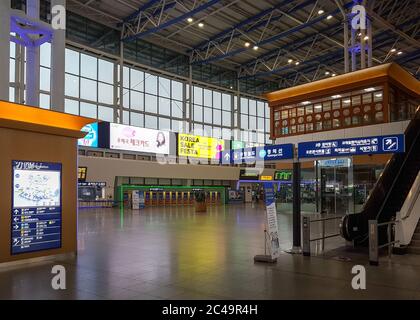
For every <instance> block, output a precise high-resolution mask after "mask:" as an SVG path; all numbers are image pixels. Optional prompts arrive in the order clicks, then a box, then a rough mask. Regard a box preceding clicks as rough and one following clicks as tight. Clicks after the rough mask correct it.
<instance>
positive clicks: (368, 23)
mask: <svg viewBox="0 0 420 320" xmlns="http://www.w3.org/2000/svg"><path fill="white" fill-rule="evenodd" d="M366 23H367V28H368V29H367V36H368V37H369V39H368V68H370V67H372V66H373V64H372V50H373V47H372V46H373V35H372V23H371V21H370V19H367V21H366Z"/></svg>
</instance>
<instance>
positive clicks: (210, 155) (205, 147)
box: [178, 133, 225, 159]
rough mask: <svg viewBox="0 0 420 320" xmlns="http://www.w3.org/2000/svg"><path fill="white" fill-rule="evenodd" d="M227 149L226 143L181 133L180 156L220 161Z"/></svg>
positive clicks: (220, 140)
mask: <svg viewBox="0 0 420 320" xmlns="http://www.w3.org/2000/svg"><path fill="white" fill-rule="evenodd" d="M224 149H225V141H224V140H222V139H215V138H209V137H202V136H195V135H191V134H184V133H180V134H179V135H178V156H181V157H191V158H202V159H219V156H220V152H221V151H223V150H224Z"/></svg>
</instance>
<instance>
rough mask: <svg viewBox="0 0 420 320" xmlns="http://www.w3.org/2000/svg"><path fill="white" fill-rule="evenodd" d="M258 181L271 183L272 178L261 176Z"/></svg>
mask: <svg viewBox="0 0 420 320" xmlns="http://www.w3.org/2000/svg"><path fill="white" fill-rule="evenodd" d="M260 180H262V181H272V180H273V177H272V176H261V177H260Z"/></svg>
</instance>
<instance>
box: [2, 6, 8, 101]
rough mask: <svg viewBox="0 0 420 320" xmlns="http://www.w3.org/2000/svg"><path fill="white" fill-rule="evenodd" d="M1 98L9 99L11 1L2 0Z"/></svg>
mask: <svg viewBox="0 0 420 320" xmlns="http://www.w3.org/2000/svg"><path fill="white" fill-rule="evenodd" d="M0 43H1V46H0V64H1V66H2V72H0V100H6V101H9V85H10V75H9V72H10V71H9V69H10V68H9V64H10V1H0Z"/></svg>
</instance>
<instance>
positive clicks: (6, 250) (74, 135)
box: [0, 101, 95, 264]
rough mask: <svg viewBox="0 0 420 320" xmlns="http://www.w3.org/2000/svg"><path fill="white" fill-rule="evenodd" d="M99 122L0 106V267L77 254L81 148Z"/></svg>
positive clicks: (1, 104) (55, 113)
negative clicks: (91, 127) (87, 127)
mask: <svg viewBox="0 0 420 320" xmlns="http://www.w3.org/2000/svg"><path fill="white" fill-rule="evenodd" d="M91 122H95V120H92V119H88V118H83V117H78V116H73V115H68V114H64V113H59V112H53V111H49V110H44V109H40V108H34V107H28V106H24V105H19V104H14V103H10V102H5V101H0V150H1V155H0V194H2V201H0V264H2V263H12V262H16V261H17V260H23V259H36V258H40V257H44V256H51V255H61V254H74V253H76V251H77V181H78V179H77V178H78V167H77V143H78V139H80V138H82V137H84V136H85V135H86V132H82V131H81V129H82V128H83V127H84V126H85V125H86V124H88V123H91Z"/></svg>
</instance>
